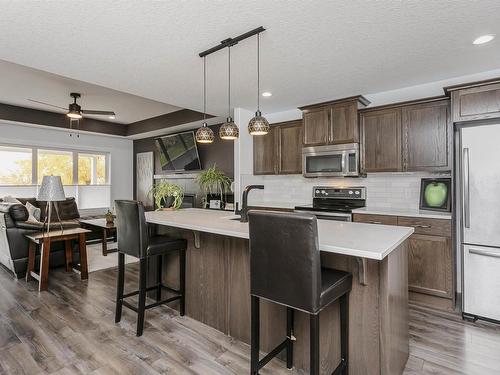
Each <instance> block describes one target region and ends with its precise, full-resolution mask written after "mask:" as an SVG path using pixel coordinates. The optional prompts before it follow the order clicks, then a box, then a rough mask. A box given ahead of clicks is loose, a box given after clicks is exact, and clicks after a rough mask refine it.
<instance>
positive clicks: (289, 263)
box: [249, 211, 321, 313]
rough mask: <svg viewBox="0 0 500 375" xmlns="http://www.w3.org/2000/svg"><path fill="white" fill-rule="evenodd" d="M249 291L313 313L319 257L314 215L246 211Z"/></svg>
mask: <svg viewBox="0 0 500 375" xmlns="http://www.w3.org/2000/svg"><path fill="white" fill-rule="evenodd" d="M249 227H250V293H251V294H252V295H254V296H257V297H261V298H265V299H268V300H271V301H273V302H276V303H280V304H282V305H286V306H289V307H293V308H296V309H299V310H302V311H305V312H309V313H315V312H316V311H318V309H319V306H320V294H321V259H320V252H319V244H318V226H317V220H316V217H315V216H314V215H308V214H302V213H287V212H270V211H250V212H249Z"/></svg>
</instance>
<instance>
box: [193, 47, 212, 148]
mask: <svg viewBox="0 0 500 375" xmlns="http://www.w3.org/2000/svg"><path fill="white" fill-rule="evenodd" d="M206 119H207V58H206V56H203V125H202V127H201V128H199V129H198V130H196V142H198V143H212V142H213V141H214V131H213V130H212V129H210V128H209V127H208V124H207V121H206Z"/></svg>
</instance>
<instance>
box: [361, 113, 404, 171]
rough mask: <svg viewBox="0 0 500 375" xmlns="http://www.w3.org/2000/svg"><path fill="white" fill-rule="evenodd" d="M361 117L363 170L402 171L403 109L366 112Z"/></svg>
mask: <svg viewBox="0 0 500 375" xmlns="http://www.w3.org/2000/svg"><path fill="white" fill-rule="evenodd" d="M360 119H361V132H362V145H361V146H362V154H361V167H362V169H363V171H364V172H366V173H369V172H398V171H401V170H402V162H401V160H402V152H401V110H400V109H399V108H396V109H386V110H380V111H374V112H365V113H362V114H361V118H360Z"/></svg>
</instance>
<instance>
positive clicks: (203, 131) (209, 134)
mask: <svg viewBox="0 0 500 375" xmlns="http://www.w3.org/2000/svg"><path fill="white" fill-rule="evenodd" d="M213 141H214V131H213V130H212V129H210V128H209V127H208V125H207V123H206V122H204V123H203V126H202V127H201V128H199V129H198V130H196V142H198V143H212V142H213Z"/></svg>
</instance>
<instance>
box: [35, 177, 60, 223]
mask: <svg viewBox="0 0 500 375" xmlns="http://www.w3.org/2000/svg"><path fill="white" fill-rule="evenodd" d="M36 200H37V201H42V202H47V206H46V209H45V220H47V232H49V231H50V217H51V216H52V202H58V201H65V200H66V196H65V195H64V188H63V184H62V181H61V176H43V179H42V185H41V186H40V190H39V191H38V197H37V198H36ZM55 209H56V214H57V218H58V220H59V223H60V224H61V230H62V223H61V219H60V217H59V211H58V209H57V207H55ZM45 220H44V222H43V224H44V226H45Z"/></svg>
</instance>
